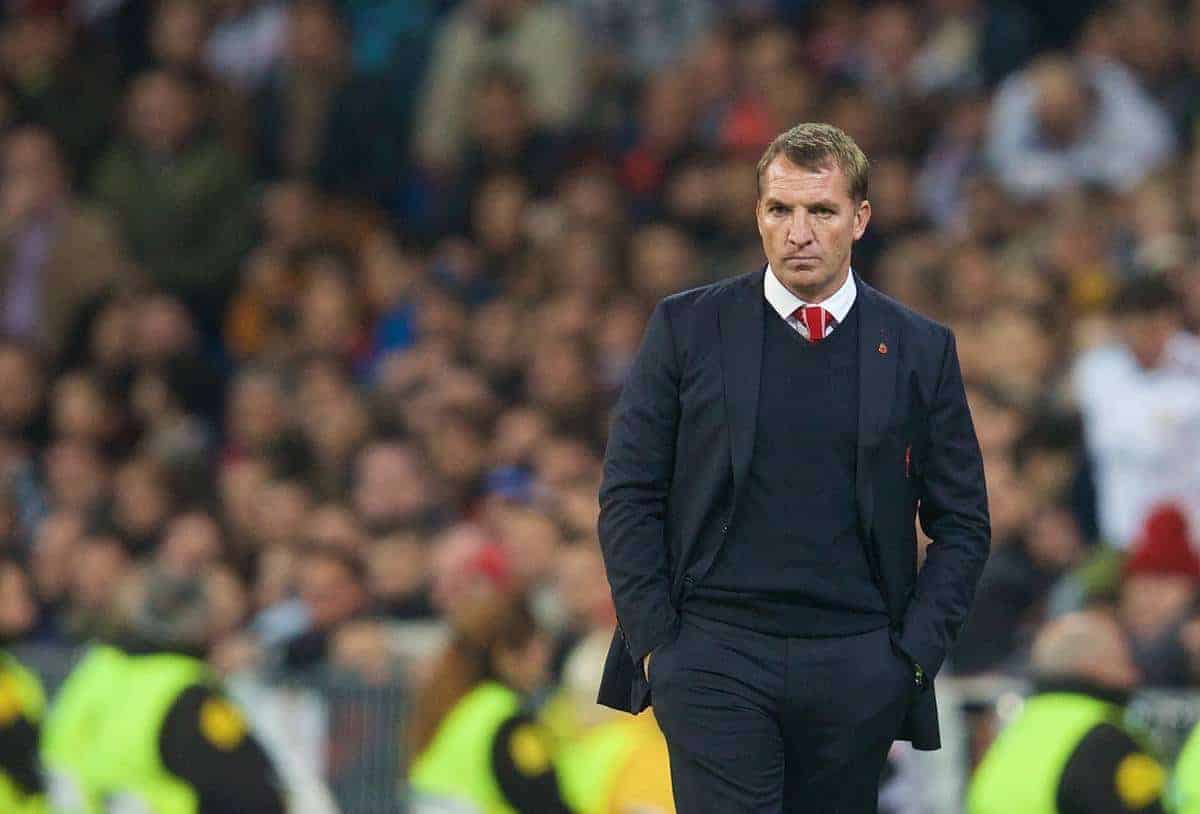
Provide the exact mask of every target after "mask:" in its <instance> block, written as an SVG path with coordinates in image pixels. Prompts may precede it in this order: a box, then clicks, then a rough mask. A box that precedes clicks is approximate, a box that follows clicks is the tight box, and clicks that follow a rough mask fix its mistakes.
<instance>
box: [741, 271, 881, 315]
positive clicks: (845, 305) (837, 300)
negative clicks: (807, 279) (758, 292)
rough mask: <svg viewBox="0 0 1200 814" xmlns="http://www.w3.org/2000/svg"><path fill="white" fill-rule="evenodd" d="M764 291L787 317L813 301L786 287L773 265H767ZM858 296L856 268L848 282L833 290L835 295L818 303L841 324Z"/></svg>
mask: <svg viewBox="0 0 1200 814" xmlns="http://www.w3.org/2000/svg"><path fill="white" fill-rule="evenodd" d="M763 293H764V294H765V295H766V297H767V302H769V303H770V304H771V307H772V308H774V309H775V311H776V312H777V313H778V314H779V316H781V317H783V318H784V319H787V318H788V317H790V316H791V315H792V314H793V313H795V311H796V309H797V308H799V307H800V306H802V305H811V304H812V303H808V302H805V301H804V300H802V299H800V298H799V297H797V296H796V295H795V294H793V293H792V292H790V291H788V290H787V289H786V288H784V285H783V283H781V282H779V278H778V277H776V276H775V272H774V271H772V270H771V267H770V266H769V265H768V266H767V276H766V279H765V280H763ZM857 296H858V286H857V285H855V283H854V270H853V269H851V270H850V273H849V274H847V275H846V282H844V283H842V287H841V288H839V289H838V290H837V291H835V292H833V295H832V296H830V297H829V298H828V299H826V300H823V301H822V302H820V303H817V304H818V305H820V306H821V307H822V308H824V309H825V310H826V311H828V312H829V313H830V315H831V316H832V317H833V318H834V319H835V320H837V324H839V325H840V324H841V323H842V320H844V319H845V318H846V314H848V313H850V306H852V305H854V299H855V297H857Z"/></svg>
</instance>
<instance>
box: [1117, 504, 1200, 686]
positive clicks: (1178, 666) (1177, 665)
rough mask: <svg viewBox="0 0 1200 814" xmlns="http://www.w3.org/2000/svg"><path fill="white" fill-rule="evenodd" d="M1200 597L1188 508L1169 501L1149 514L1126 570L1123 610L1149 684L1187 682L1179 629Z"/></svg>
mask: <svg viewBox="0 0 1200 814" xmlns="http://www.w3.org/2000/svg"><path fill="white" fill-rule="evenodd" d="M1198 597H1200V556H1197V554H1196V550H1195V548H1194V547H1193V545H1192V539H1191V533H1190V530H1189V529H1188V522H1187V518H1186V516H1185V515H1184V513H1183V511H1182V510H1181V509H1180V508H1179V507H1178V506H1175V505H1174V504H1163V505H1160V506H1159V507H1157V508H1156V509H1154V510H1153V511H1151V512H1150V514H1149V515H1147V517H1146V520H1145V523H1144V525H1143V527H1142V532H1141V534H1140V535H1139V537H1138V539H1137V542H1136V543H1135V544H1134V546H1133V548H1132V550H1131V551H1130V552H1129V557H1128V559H1126V561H1125V565H1124V568H1123V570H1122V578H1121V588H1120V598H1119V604H1118V613H1119V615H1120V618H1121V622H1122V624H1123V625H1124V626H1125V629H1126V630H1127V631H1128V634H1129V637H1130V641H1131V644H1132V646H1133V651H1134V658H1135V661H1137V663H1138V666H1139V667H1140V668H1141V669H1142V672H1143V674H1144V675H1145V679H1146V682H1147V683H1148V684H1155V685H1159V684H1176V683H1182V682H1185V681H1186V675H1187V671H1186V664H1185V659H1184V657H1183V651H1182V649H1181V648H1180V646H1179V635H1178V633H1179V628H1180V626H1181V625H1182V624H1183V622H1184V621H1185V618H1186V617H1187V615H1188V613H1189V611H1191V610H1192V609H1193V608H1194V607H1195V606H1196V600H1197V598H1198Z"/></svg>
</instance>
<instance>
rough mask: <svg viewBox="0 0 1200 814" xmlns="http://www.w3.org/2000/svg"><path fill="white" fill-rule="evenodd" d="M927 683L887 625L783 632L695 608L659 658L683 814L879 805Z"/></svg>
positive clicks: (793, 812)
mask: <svg viewBox="0 0 1200 814" xmlns="http://www.w3.org/2000/svg"><path fill="white" fill-rule="evenodd" d="M915 691H916V688H915V685H914V682H913V672H912V667H911V666H910V663H909V661H908V660H907V659H906V658H905V657H904V656H903V655H902V654H901V653H900V652H899V651H897V650H896V649H894V646H893V644H892V642H891V637H890V636H889V633H888V628H887V627H881V628H879V629H877V630H872V631H869V632H867V633H862V634H857V635H853V636H843V637H830V638H803V639H800V638H784V637H779V636H771V635H767V634H764V633H759V632H756V631H752V630H747V629H745V628H742V627H735V626H733V625H729V624H727V623H724V622H718V621H714V620H711V619H706V618H703V617H699V616H696V615H695V614H689V613H687V611H686V609H685V611H684V614H683V616H682V621H681V624H680V628H679V635H678V636H677V637H676V638H675V639H674V640H673V641H671V642H668V643H666V644H664V645H662V646H661V647H659V648H658V650H656V651H655V652H654V655H653V656H652V657H651V659H650V692H651V699H652V703H653V704H654V710H655V715H656V717H657V718H658V723H659V726H660V727H661V728H662V730H663V734H664V735H665V736H666V739H667V746H668V749H669V752H670V760H671V783H672V786H673V788H674V793H675V804H676V810H677V811H678V814H710V813H711V814H780V812H786V814H801V813H803V814H826V813H828V814H870V813H871V812H875V811H876V810H877V807H878V797H879V783H880V775H881V774H882V772H883V768H884V764H885V762H886V760H887V754H888V750H889V749H890V748H891V745H892V742H893V740H895V738H896V737H897V736H898V733H899V731H900V727H901V724H902V723H903V720H904V715H905V712H906V709H907V707H908V704H909V701H910V700H911V697H912V694H913V693H914V692H915Z"/></svg>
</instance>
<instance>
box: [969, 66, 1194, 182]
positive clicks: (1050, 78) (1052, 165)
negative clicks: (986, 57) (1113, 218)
mask: <svg viewBox="0 0 1200 814" xmlns="http://www.w3.org/2000/svg"><path fill="white" fill-rule="evenodd" d="M1174 151H1175V136H1174V132H1173V131H1172V128H1171V122H1170V119H1168V118H1167V116H1166V114H1165V113H1164V112H1163V111H1162V109H1161V108H1160V107H1159V106H1158V105H1157V104H1156V103H1155V102H1154V100H1153V99H1151V98H1150V97H1149V96H1148V95H1147V94H1146V92H1145V91H1144V90H1142V88H1141V87H1140V86H1139V85H1138V83H1137V80H1136V79H1135V78H1134V77H1133V76H1132V75H1130V74H1129V72H1128V71H1126V70H1125V69H1124V68H1122V67H1121V66H1120V65H1116V64H1106V63H1103V62H1088V61H1077V60H1072V59H1070V58H1067V57H1063V56H1060V55H1053V56H1047V57H1042V58H1041V59H1039V61H1038V62H1036V63H1035V64H1034V65H1032V66H1031V67H1029V68H1027V69H1025V70H1023V71H1021V72H1020V73H1017V74H1014V75H1013V76H1011V77H1010V78H1008V79H1006V80H1005V82H1004V83H1003V84H1002V85H1001V87H1000V89H999V90H998V91H997V93H996V98H995V101H994V102H993V106H992V112H991V126H990V133H989V139H988V156H989V159H990V161H991V162H992V166H993V168H994V169H995V172H996V175H997V177H998V178H999V179H1000V181H1001V182H1002V183H1003V184H1004V185H1005V186H1006V188H1007V189H1008V190H1009V192H1010V193H1012V194H1013V195H1015V196H1018V197H1020V198H1026V199H1028V198H1039V197H1043V196H1045V195H1047V194H1049V193H1053V192H1057V191H1061V190H1062V189H1063V188H1064V187H1071V186H1079V185H1084V184H1098V185H1102V186H1108V187H1113V188H1116V189H1129V188H1130V187H1132V186H1133V185H1135V184H1136V183H1137V182H1138V181H1140V180H1142V179H1143V178H1145V177H1146V176H1147V175H1149V174H1150V173H1151V172H1153V171H1154V170H1156V169H1158V168H1160V167H1161V166H1162V165H1163V164H1164V163H1166V162H1167V161H1168V160H1170V159H1171V157H1172V156H1173V155H1174Z"/></svg>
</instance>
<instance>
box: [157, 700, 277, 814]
mask: <svg viewBox="0 0 1200 814" xmlns="http://www.w3.org/2000/svg"><path fill="white" fill-rule="evenodd" d="M159 752H160V754H161V756H162V761H163V766H165V767H166V768H167V770H168V771H170V772H171V773H172V774H174V775H175V776H177V777H179V778H181V779H182V780H184V781H185V782H187V783H188V784H189V785H191V787H192V789H193V790H194V791H195V792H196V797H197V798H198V799H199V803H200V810H201V811H230V812H233V811H247V812H249V811H253V812H255V814H284V811H286V806H285V800H284V795H283V792H282V790H281V788H280V783H279V779H278V777H277V775H276V773H275V767H274V766H273V765H272V763H271V761H270V759H269V758H268V757H267V754H266V752H265V751H263V748H262V746H261V745H260V744H259V742H258V741H257V739H255V737H254V735H253V734H251V733H250V731H249V729H248V727H247V723H246V721H245V719H244V718H243V717H242V714H241V712H240V711H239V710H238V709H237V708H236V707H235V706H233V705H232V704H231V703H230V702H229V701H228V700H226V699H225V698H224V697H223V696H221V695H219V694H217V693H216V692H214V691H213V690H211V689H209V688H207V687H202V686H193V687H189V688H188V689H186V690H184V691H183V692H182V693H181V694H180V696H179V698H178V699H176V701H175V703H174V704H173V705H172V706H171V709H170V710H168V712H167V716H166V718H165V719H164V720H163V728H162V733H161V734H160V736H159Z"/></svg>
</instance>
